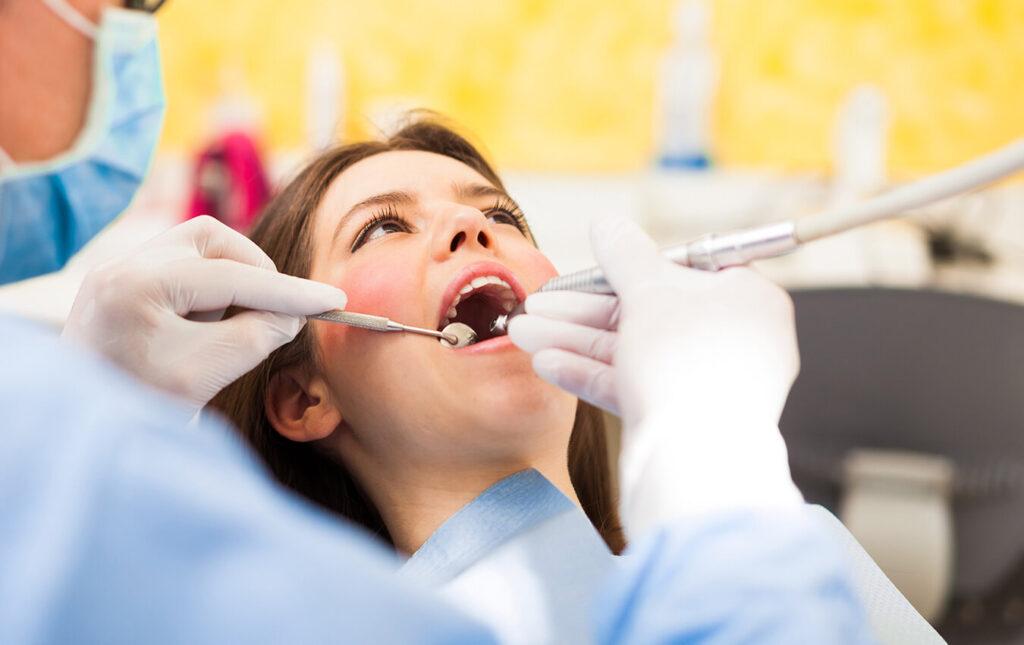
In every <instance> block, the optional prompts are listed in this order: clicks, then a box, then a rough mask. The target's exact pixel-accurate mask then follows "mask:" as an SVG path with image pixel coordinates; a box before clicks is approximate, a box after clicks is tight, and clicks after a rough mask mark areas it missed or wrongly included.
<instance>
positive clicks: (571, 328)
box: [508, 314, 617, 363]
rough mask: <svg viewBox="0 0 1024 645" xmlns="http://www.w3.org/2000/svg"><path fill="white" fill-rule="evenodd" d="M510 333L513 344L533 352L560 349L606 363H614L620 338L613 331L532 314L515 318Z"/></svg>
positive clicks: (510, 325) (510, 326)
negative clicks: (613, 358)
mask: <svg viewBox="0 0 1024 645" xmlns="http://www.w3.org/2000/svg"><path fill="white" fill-rule="evenodd" d="M508 335H509V338H511V339H512V342H513V343H515V344H516V345H517V346H519V348H520V349H522V350H523V351H525V352H527V353H530V354H536V353H537V352H540V351H542V350H545V349H550V348H556V349H563V350H567V351H569V352H572V353H574V354H579V355H582V356H586V357H588V358H590V359H593V360H595V361H600V362H602V363H611V362H612V357H613V356H614V355H615V343H616V339H617V335H616V333H615V332H612V331H606V330H604V329H594V328H592V327H585V326H583V325H577V324H575V323H570V322H565V321H563V320H552V319H549V318H542V317H540V316H534V315H532V314H524V315H522V316H516V317H515V318H513V319H512V322H511V323H510V324H509V330H508Z"/></svg>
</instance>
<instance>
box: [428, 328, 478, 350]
mask: <svg viewBox="0 0 1024 645" xmlns="http://www.w3.org/2000/svg"><path fill="white" fill-rule="evenodd" d="M441 333H442V334H444V335H445V336H446V337H448V336H454V337H455V338H457V339H458V342H457V343H455V344H454V345H453V344H452V343H450V342H449V341H448V339H447V338H439V339H438V341H437V342H439V343H441V344H442V345H444V346H445V347H447V348H448V349H459V348H460V347H466V346H467V345H472V344H473V343H475V342H476V332H475V331H473V328H472V327H470V326H469V325H466V324H464V323H460V322H453V323H449V324H447V325H445V328H444V329H442V330H441Z"/></svg>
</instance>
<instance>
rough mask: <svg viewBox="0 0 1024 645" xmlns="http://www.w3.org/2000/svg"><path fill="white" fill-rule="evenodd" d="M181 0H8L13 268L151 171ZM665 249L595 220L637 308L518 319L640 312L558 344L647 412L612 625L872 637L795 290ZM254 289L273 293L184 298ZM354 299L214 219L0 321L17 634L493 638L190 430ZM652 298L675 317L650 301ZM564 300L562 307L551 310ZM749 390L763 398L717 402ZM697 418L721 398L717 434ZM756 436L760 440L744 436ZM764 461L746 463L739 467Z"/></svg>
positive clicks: (6, 505)
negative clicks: (665, 262) (811, 440)
mask: <svg viewBox="0 0 1024 645" xmlns="http://www.w3.org/2000/svg"><path fill="white" fill-rule="evenodd" d="M182 1H184V0H182ZM159 4H161V3H160V2H159V1H157V2H146V1H145V0H138V1H135V0H131V1H129V2H127V3H126V4H122V3H120V2H118V3H115V2H111V1H109V0H77V1H73V0H0V147H2V148H3V150H4V155H3V158H4V164H3V169H2V171H0V246H2V248H0V279H2V281H4V282H10V281H14V280H19V279H23V278H27V277H30V276H33V275H38V274H40V273H43V272H46V271H50V270H54V269H57V268H59V267H60V266H61V265H62V264H63V263H64V262H65V261H66V260H67V258H68V257H69V256H70V255H71V254H73V253H74V252H75V251H76V250H77V249H78V248H79V247H80V246H81V245H82V244H84V243H85V242H86V241H87V240H88V239H89V238H90V237H92V236H93V235H95V234H96V233H97V232H98V231H99V230H100V229H102V228H103V226H104V225H105V224H106V223H108V222H109V221H110V220H111V219H112V218H113V217H115V216H116V215H117V214H118V213H119V212H120V211H121V210H122V209H124V208H125V207H126V206H127V204H128V202H129V201H130V199H131V197H132V195H133V194H134V192H135V190H136V188H137V186H138V184H139V183H140V182H141V180H142V178H143V177H144V174H145V172H146V169H147V167H148V164H149V160H150V157H151V155H152V151H153V147H154V145H155V142H156V139H157V135H158V131H159V126H160V121H161V115H162V111H163V94H162V87H161V83H160V70H159V64H158V50H157V47H156V26H155V23H154V20H153V18H152V16H151V15H150V12H151V11H152V10H155V9H156V8H158V7H159ZM90 79H91V80H90ZM623 227H626V228H623ZM616 237H618V238H619V239H620V241H624V242H625V244H621V245H616V244H615V243H614V242H613V240H615V239H616ZM648 244H649V240H647V239H646V238H645V237H643V236H642V234H641V233H639V232H638V231H636V230H633V229H629V228H628V225H626V224H622V223H609V224H605V225H604V227H599V228H598V229H596V231H595V246H596V250H598V251H599V256H600V259H601V262H602V264H603V265H604V266H605V268H606V272H607V274H608V276H609V279H611V280H613V284H615V286H616V288H617V289H618V290H619V293H620V295H621V296H622V298H621V304H620V305H619V306H617V307H608V306H607V303H597V306H594V304H595V303H593V302H591V303H589V304H588V307H584V308H583V309H581V310H580V311H582V312H584V314H585V316H584V317H583V318H579V317H577V318H572V317H571V316H565V315H564V314H559V312H560V311H561V307H562V306H563V305H564V304H566V303H565V301H562V300H558V301H554V300H552V301H550V302H544V301H543V300H541V301H537V300H532V301H531V303H530V306H529V314H532V315H527V316H523V317H522V321H521V322H520V323H519V324H517V325H514V327H513V334H514V335H513V338H514V339H517V342H519V343H521V344H523V345H524V346H526V345H530V343H531V342H532V343H533V344H534V345H535V346H536V345H537V344H538V342H540V344H543V341H537V340H536V338H535V337H534V339H533V340H531V336H530V326H531V325H532V326H533V329H534V331H537V330H541V329H542V328H545V327H551V326H552V325H554V326H555V327H558V326H561V325H577V326H584V327H585V326H588V325H589V326H591V327H592V328H594V326H596V328H599V331H601V332H605V333H608V334H612V333H615V334H617V336H614V338H615V339H616V340H615V342H614V343H612V344H611V345H608V346H601V345H600V343H598V344H596V345H592V346H590V349H595V350H599V351H598V354H597V359H595V358H593V357H583V356H581V355H580V354H581V352H580V348H579V347H578V346H576V345H573V343H574V342H576V341H575V340H573V339H583V338H585V335H581V334H580V333H579V331H580V330H579V329H577V328H576V327H568V328H563V331H564V329H568V330H569V332H570V333H568V334H565V335H561V336H559V338H561V339H562V342H560V345H561V346H560V347H557V348H551V347H545V348H544V351H539V352H538V353H537V356H536V360H535V365H536V368H537V369H538V371H540V372H541V373H542V374H545V375H547V376H548V377H549V378H552V379H553V380H556V381H558V382H561V383H563V384H564V385H566V386H568V387H570V389H572V388H573V387H575V389H577V390H579V391H581V392H582V393H583V394H585V395H586V396H588V397H590V398H592V399H593V400H596V401H602V402H604V403H605V405H607V406H609V407H615V406H617V407H618V408H620V409H621V411H622V413H623V415H624V418H625V421H626V428H627V431H626V435H625V437H624V449H625V454H626V459H625V461H624V466H623V476H624V489H623V493H624V496H625V498H626V500H625V504H624V512H625V517H626V518H627V528H628V530H629V532H630V537H631V539H632V541H633V543H634V549H633V553H632V556H631V558H630V560H629V564H627V565H626V566H624V567H623V568H622V569H621V570H620V571H618V572H617V573H616V574H615V575H614V576H613V577H612V578H611V579H609V580H608V581H606V582H605V584H604V585H602V587H603V591H602V592H601V593H600V594H599V598H598V600H597V601H596V602H597V605H596V610H595V613H594V616H595V617H598V618H596V619H595V622H594V624H593V635H594V640H595V641H598V642H609V643H611V642H650V641H659V642H668V641H671V642H735V641H753V642H779V643H793V642H828V643H844V642H857V643H860V642H870V640H871V636H870V634H869V633H868V630H867V628H866V625H865V623H864V619H863V615H862V613H861V611H860V608H859V606H858V604H857V601H856V600H855V598H854V595H853V593H852V590H851V588H850V584H849V579H848V576H847V573H846V571H845V569H844V567H843V565H842V563H841V560H840V556H839V554H838V553H836V552H835V551H834V550H833V548H832V546H831V545H830V543H829V541H828V539H827V537H826V536H825V535H824V534H823V533H822V532H821V531H820V529H818V528H817V527H816V526H815V525H814V524H813V523H812V522H810V521H808V520H807V519H805V518H803V517H802V516H801V515H800V514H799V513H798V512H796V510H795V509H796V507H797V506H798V505H799V504H800V496H799V493H798V492H797V491H796V489H795V487H793V484H792V481H791V479H790V477H789V472H788V469H787V468H786V465H785V450H784V446H783V445H782V441H781V438H780V437H779V436H778V431H777V429H776V428H775V422H776V421H777V417H778V412H779V411H780V410H781V407H782V402H783V401H784V400H785V396H786V394H787V392H788V389H789V386H790V384H791V382H792V380H793V377H794V376H795V373H796V360H797V359H796V348H795V340H794V338H793V329H792V320H791V314H790V312H789V310H788V301H787V300H786V299H785V298H784V297H783V295H781V294H780V292H778V291H777V290H775V289H774V288H773V287H772V286H771V285H770V284H769V283H767V282H765V281H763V280H761V279H759V278H757V277H756V276H753V275H752V274H748V273H745V272H729V273H727V274H725V275H724V276H707V278H708V279H709V280H711V281H712V282H695V281H694V279H693V278H692V277H691V276H689V275H688V272H686V275H685V276H684V272H683V270H681V269H675V271H676V272H677V273H675V274H673V273H670V272H669V271H667V270H664V271H660V272H657V273H655V274H653V275H656V276H657V277H658V280H656V281H652V279H651V277H650V276H651V275H652V274H650V273H645V274H644V275H643V276H641V275H640V274H639V273H635V272H632V270H631V268H630V266H629V265H630V263H637V264H638V266H644V267H645V268H648V269H651V268H658V266H657V265H656V263H657V262H658V258H657V256H656V254H655V253H654V252H653V251H652V250H651V249H650V248H648ZM637 254H640V255H637ZM662 268H664V267H662ZM720 278H721V279H724V280H726V282H725V283H714V282H713V281H714V280H717V279H720ZM701 280H703V278H701ZM723 284H724V286H727V287H731V288H729V289H723V288H721V286H723ZM666 288H667V289H668V290H669V293H668V294H666V293H664V291H665V289H666ZM656 294H660V295H657V296H656ZM680 302H685V303H686V306H685V310H684V308H682V307H681V306H680V305H679V304H678V303H680ZM538 303H539V304H538ZM673 303H676V304H673ZM232 305H237V306H241V307H243V308H246V309H249V310H251V311H249V312H248V313H246V314H243V315H241V316H236V317H234V318H231V319H229V320H225V321H218V322H197V321H193V320H190V319H189V318H188V317H187V316H188V315H189V314H192V313H196V312H218V311H220V310H223V309H225V308H227V307H228V306H232ZM343 305H344V294H342V293H341V292H339V291H337V290H335V289H332V288H330V287H326V286H323V285H318V284H314V283H309V282H307V281H303V280H299V279H297V278H292V277H289V276H283V275H280V274H278V273H277V272H276V270H275V269H274V267H273V265H272V264H271V263H270V262H269V260H267V259H266V257H265V256H264V255H263V254H262V252H261V251H260V250H259V249H258V248H256V247H255V246H254V245H252V244H251V243H249V242H248V241H247V240H245V239H244V238H242V237H240V236H238V235H236V234H234V233H232V232H230V231H228V230H227V229H226V228H224V227H221V226H219V225H218V224H216V223H214V222H213V221H212V220H206V221H203V220H200V221H197V222H190V223H187V224H184V225H181V226H179V227H176V228H175V229H172V230H171V231H169V232H168V233H166V234H164V235H163V236H161V237H159V238H157V239H154V240H153V241H152V242H150V243H149V244H148V245H146V246H145V247H144V248H143V249H140V250H139V251H138V252H136V253H133V254H131V255H129V256H127V257H125V258H122V259H120V260H118V261H116V262H112V263H109V264H108V265H106V266H104V267H101V268H100V269H98V270H96V271H94V272H93V273H92V274H90V276H89V277H88V278H87V279H86V282H85V284H84V285H83V289H82V292H81V293H80V294H79V296H78V298H77V299H76V302H75V306H74V308H73V311H72V314H71V317H70V319H69V321H68V325H67V327H66V329H65V331H64V336H65V340H64V341H63V342H62V341H59V340H58V339H56V338H53V337H52V336H51V335H50V334H47V333H46V332H44V331H42V330H40V329H37V328H35V327H34V326H33V325H31V324H29V323H27V322H24V321H19V320H15V319H12V318H9V317H0V352H2V355H3V357H4V361H3V367H2V368H0V405H2V407H3V410H4V419H5V423H4V430H3V442H2V443H0V570H2V571H3V572H4V575H3V577H2V578H0V641H2V642H4V643H49V642H54V643H61V642H100V641H102V642H106V643H119V642H125V643H128V642H150V643H161V642H304V643H308V642H328V641H330V642H378V643H388V642H447V643H478V642H492V641H493V638H494V637H493V633H492V632H491V631H490V630H489V629H488V628H487V627H486V626H485V625H483V624H481V623H479V622H477V621H475V620H473V619H471V618H469V617H467V616H465V615H463V614H461V613H459V612H457V611H455V610H453V609H451V608H450V607H449V606H447V605H445V604H443V603H441V602H440V601H439V600H438V599H437V598H434V597H432V596H430V595H429V594H427V593H426V592H424V591H423V590H422V589H421V588H420V587H418V586H416V585H415V584H413V583H412V582H411V581H409V580H408V579H405V578H400V577H398V576H396V575H395V571H396V569H397V566H398V564H397V563H396V562H395V561H394V560H393V559H391V557H389V556H390V554H388V553H386V552H385V551H384V550H383V549H381V548H380V547H379V546H377V545H376V543H375V542H373V541H372V540H371V539H370V538H369V537H367V536H365V535H363V534H362V533H361V532H359V531H357V530H355V529H354V528H352V527H349V526H347V525H344V524H341V523H339V522H338V521H337V520H335V519H333V518H330V517H327V516H325V515H323V514H321V513H318V512H316V511H314V510H313V509H311V508H310V507H309V506H308V505H306V504H304V503H301V502H299V501H297V500H296V499H295V498H293V497H292V496H290V495H288V494H286V493H285V492H283V491H282V490H280V489H279V488H278V487H277V486H275V485H274V484H272V483H271V482H270V480H269V478H268V477H267V475H266V474H265V472H264V470H263V469H262V467H261V466H260V465H259V464H258V463H257V461H256V460H255V459H254V457H253V456H252V455H251V454H250V453H249V452H248V451H247V450H246V449H245V448H244V447H243V446H242V445H241V443H240V442H239V441H238V440H237V438H236V437H235V436H234V435H233V433H232V432H231V430H230V429H229V428H227V427H225V425H224V424H222V423H220V422H218V421H217V420H215V419H201V420H200V421H199V423H198V424H197V427H192V428H186V427H185V425H186V421H187V420H188V419H189V418H190V417H192V416H193V414H194V412H195V411H196V410H197V409H198V408H199V407H201V406H202V405H203V404H205V403H206V401H208V399H209V398H210V397H211V396H212V395H213V394H214V393H216V392H217V391H218V390H219V389H220V388H221V387H223V385H224V384H225V383H228V382H230V381H232V380H234V379H235V378H236V377H237V376H238V375H240V374H242V373H244V372H245V371H247V370H248V369H249V368H250V367H252V366H253V365H255V364H257V363H258V362H259V361H260V360H262V359H263V358H264V357H265V356H266V355H267V354H268V353H269V352H270V351H272V350H273V349H274V348H275V347H277V346H280V345H281V344H282V343H284V342H286V341H287V340H289V339H290V338H292V337H293V336H294V334H295V333H297V331H298V330H299V329H300V327H301V325H302V324H303V316H304V315H305V314H308V313H313V312H316V311H320V310H324V309H328V308H332V307H341V306H343ZM652 305H653V306H657V307H658V310H657V313H659V314H660V317H657V318H654V319H651V318H648V316H647V314H646V313H645V309H644V308H645V307H650V306H652ZM544 307H548V309H547V310H546V313H547V314H548V315H549V316H550V317H539V316H537V315H536V314H538V313H541V310H542V309H544ZM269 311H273V312H276V313H268V312H269ZM559 316H561V317H562V318H563V320H557V318H558V317H559ZM568 318H572V319H571V320H567V319H568ZM672 325H678V326H680V327H679V329H680V330H679V331H677V332H676V333H673V332H672V329H673V327H672ZM737 325H738V327H737ZM552 329H554V328H553V327H552ZM609 330H617V331H614V332H613V331H609ZM730 330H731V331H730ZM549 331H550V330H549ZM555 331H557V330H555ZM683 332H685V333H686V334H689V335H692V336H693V339H687V338H682V336H683ZM585 333H589V332H585ZM602 338H612V336H602ZM697 341H699V342H697ZM764 347H770V348H772V349H771V351H769V352H767V353H764V352H762V349H763V348H764ZM86 349H88V350H91V351H85V350H86ZM534 349H536V347H534ZM652 349H653V350H654V351H653V352H652V351H651V350H652ZM573 350H575V353H574V352H573ZM582 353H585V352H582ZM97 356H100V357H103V359H105V360H103V359H100V358H98V357H97ZM609 356H614V361H613V364H614V366H615V367H614V368H610V367H609V365H610V363H609V362H608V361H607V360H605V361H602V360H600V359H601V358H605V359H608V357H609ZM723 357H724V360H723ZM686 366H689V368H690V369H691V370H695V371H697V372H698V373H699V378H697V377H696V376H695V375H693V374H689V373H688V371H687V368H686ZM740 367H743V368H744V370H743V371H741V370H739V369H738V368H740ZM609 369H611V370H612V371H608V370H609ZM574 378H581V379H582V380H577V381H574V380H573V379H574ZM139 381H141V383H140V382H139ZM672 381H676V382H677V386H674V387H673V386H672V385H671V383H672ZM153 386H155V387H153ZM156 388H160V389H163V390H166V391H168V392H170V393H171V394H173V395H175V397H174V398H170V397H167V396H166V395H165V394H162V393H160V392H158V391H156ZM680 393H686V398H685V401H683V400H679V401H677V399H679V398H680V396H681V394H680ZM734 400H743V401H744V402H746V403H748V405H744V406H736V405H732V406H730V407H731V408H742V410H736V409H721V408H720V407H718V406H716V405H714V404H715V403H719V404H726V403H730V402H732V401H734ZM701 401H707V402H708V403H709V405H708V406H703V405H696V406H690V405H683V404H684V403H689V402H697V403H699V402H701ZM689 420H696V421H699V422H706V421H714V422H715V426H714V427H715V432H714V433H713V434H714V435H715V437H714V440H713V441H710V442H708V441H702V440H700V439H698V437H700V436H702V435H705V434H707V433H698V432H696V428H697V426H696V424H690V423H689V422H688V421H689ZM747 442H749V446H750V448H749V449H748V450H741V451H740V455H739V458H738V459H737V457H736V454H735V453H734V452H732V451H730V452H729V453H728V454H726V453H725V451H724V446H726V445H730V444H731V445H734V446H735V445H737V444H744V443H747ZM764 453H766V454H767V455H768V458H767V459H760V458H758V455H759V454H764ZM670 462H671V463H670ZM681 464H682V465H681ZM680 468H683V469H692V470H693V473H694V474H693V475H692V477H691V479H690V480H688V481H687V482H686V483H687V484H690V483H699V485H700V488H701V492H703V493H709V492H710V491H712V490H717V491H720V492H719V493H718V494H716V495H709V496H708V497H706V498H705V497H703V496H702V495H699V494H698V491H679V490H677V489H675V488H674V486H675V485H676V484H679V483H680V480H679V479H678V478H676V477H674V476H672V475H671V473H669V472H666V471H672V470H679V469H680ZM741 469H742V472H741ZM740 474H741V475H742V476H743V477H744V478H745V479H743V480H742V481H743V482H744V483H743V485H738V484H736V483H735V479H730V477H731V476H732V477H735V476H736V475H740ZM698 480H699V481H698ZM680 493H682V494H680ZM698 497H700V501H698V499H697V498H698ZM680 500H682V501H680Z"/></svg>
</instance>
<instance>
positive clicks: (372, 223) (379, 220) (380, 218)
mask: <svg viewBox="0 0 1024 645" xmlns="http://www.w3.org/2000/svg"><path fill="white" fill-rule="evenodd" d="M495 213H499V214H502V215H507V216H508V217H509V218H511V219H512V222H510V223H509V224H510V225H512V226H515V227H516V228H517V229H518V230H519V232H520V233H522V234H523V235H524V236H528V232H527V231H528V230H529V229H528V228H527V225H526V216H525V215H523V212H522V211H521V210H520V209H519V207H518V206H516V204H515V202H513V201H512V200H511V199H509V198H508V197H504V196H501V197H498V199H497V201H495V202H494V205H493V206H491V207H490V208H488V209H487V210H485V211H484V212H483V214H484V216H485V217H491V216H493V215H494V214H495ZM388 223H390V224H395V225H397V226H399V227H401V228H402V229H403V230H404V232H409V231H411V230H412V225H411V224H410V223H409V221H408V220H407V219H405V218H404V217H402V216H401V215H399V214H398V211H396V210H395V207H394V206H393V205H391V204H388V205H387V206H385V207H384V208H383V209H381V210H379V211H377V212H376V213H374V214H373V217H371V218H370V219H369V220H367V222H366V224H364V225H363V228H361V229H359V233H357V234H356V237H355V239H354V240H353V241H352V248H351V252H353V253H355V252H356V251H357V250H358V249H359V247H361V246H363V245H364V244H365V243H366V241H367V239H366V238H367V237H369V235H370V233H372V232H373V231H374V230H376V229H377V227H379V226H380V225H381V224H388ZM499 223H502V222H499Z"/></svg>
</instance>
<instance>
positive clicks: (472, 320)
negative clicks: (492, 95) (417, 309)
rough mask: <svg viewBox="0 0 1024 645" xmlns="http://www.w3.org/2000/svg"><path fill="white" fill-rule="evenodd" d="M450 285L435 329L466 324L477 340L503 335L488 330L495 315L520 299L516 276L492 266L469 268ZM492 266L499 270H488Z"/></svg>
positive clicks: (500, 314)
mask: <svg viewBox="0 0 1024 645" xmlns="http://www.w3.org/2000/svg"><path fill="white" fill-rule="evenodd" d="M470 269H473V270H471V271H469V272H468V273H466V272H464V273H463V274H462V275H460V277H459V278H458V279H456V281H455V282H453V283H452V285H451V286H449V289H448V293H449V294H450V295H449V300H448V301H447V305H446V307H445V308H444V310H443V313H442V314H441V317H440V321H439V322H438V326H437V329H438V331H440V330H442V329H444V328H445V326H446V325H448V324H449V323H453V322H459V323H462V324H464V325H467V326H468V327H469V328H470V329H472V330H473V331H474V332H475V333H476V342H478V343H479V342H483V341H485V340H490V339H491V338H494V337H496V336H500V335H502V334H501V333H500V332H499V333H496V332H494V331H492V330H491V326H492V324H493V323H494V321H495V320H496V319H497V318H498V316H502V315H504V314H507V313H508V312H510V311H512V309H514V308H515V306H516V305H517V304H519V302H520V301H521V300H522V296H520V294H521V293H523V290H522V287H520V286H519V284H518V282H517V281H516V280H515V277H514V276H512V275H511V274H509V273H508V272H507V271H505V270H504V269H503V267H498V266H495V265H489V266H487V267H483V266H478V267H470ZM491 269H500V270H495V271H491Z"/></svg>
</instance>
